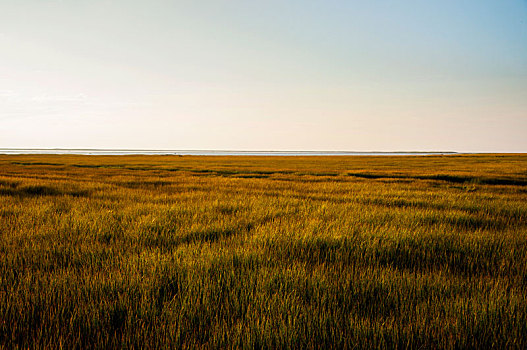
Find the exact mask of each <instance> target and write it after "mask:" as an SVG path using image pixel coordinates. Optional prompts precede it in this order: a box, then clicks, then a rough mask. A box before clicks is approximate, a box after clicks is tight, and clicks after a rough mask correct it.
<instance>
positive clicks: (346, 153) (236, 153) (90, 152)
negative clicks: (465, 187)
mask: <svg viewBox="0 0 527 350" xmlns="http://www.w3.org/2000/svg"><path fill="white" fill-rule="evenodd" d="M455 153H456V152H349V151H226V150H219V151H211V150H140V149H63V148H53V149H36V148H34V149H30V148H0V154H78V155H181V156H405V155H410V156H425V155H446V154H455Z"/></svg>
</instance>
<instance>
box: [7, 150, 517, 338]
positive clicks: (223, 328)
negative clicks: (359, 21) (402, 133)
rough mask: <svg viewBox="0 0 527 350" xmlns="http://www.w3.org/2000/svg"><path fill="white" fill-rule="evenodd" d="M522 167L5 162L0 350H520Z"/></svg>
mask: <svg viewBox="0 0 527 350" xmlns="http://www.w3.org/2000/svg"><path fill="white" fill-rule="evenodd" d="M526 186H527V157H526V156H525V155H470V156H426V157H412V156H408V157H399V156H393V157H194V156H189V157H186V156H185V157H177V156H71V155H68V156H53V155H45V156H33V155H31V156H30V155H20V156H0V347H22V348H26V347H29V348H42V347H66V348H74V347H79V346H80V347H90V348H92V347H97V348H107V347H110V346H123V347H138V348H159V347H161V348H193V347H197V346H200V347H210V348H216V347H229V346H234V347H251V348H253V347H282V348H283V347H288V348H292V347H295V348H315V347H316V348H321V347H332V348H342V347H348V348H351V347H359V348H371V347H412V348H419V347H420V348H438V347H439V348H445V347H446V348H459V347H478V348H486V347H498V346H499V347H512V348H524V347H525V346H527V336H526V334H527V235H526V234H527V187H526Z"/></svg>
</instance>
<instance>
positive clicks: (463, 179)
mask: <svg viewBox="0 0 527 350" xmlns="http://www.w3.org/2000/svg"><path fill="white" fill-rule="evenodd" d="M348 176H353V177H358V178H363V179H415V180H438V181H445V182H450V183H456V184H462V183H475V184H476V183H477V184H482V185H513V186H527V180H523V179H505V178H486V177H474V176H462V175H441V174H440V175H397V174H370V173H348Z"/></svg>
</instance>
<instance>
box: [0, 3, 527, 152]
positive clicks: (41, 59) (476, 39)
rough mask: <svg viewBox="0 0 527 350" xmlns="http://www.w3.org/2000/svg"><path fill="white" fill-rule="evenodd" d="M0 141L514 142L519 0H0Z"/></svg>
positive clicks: (468, 146) (526, 54) (432, 145)
mask: <svg viewBox="0 0 527 350" xmlns="http://www.w3.org/2000/svg"><path fill="white" fill-rule="evenodd" d="M0 147H3V148H121V149H122V148H129V149H200V150H204V149H208V150H219V149H221V150H226V149H230V150H342V151H344V150H347V151H370V150H376V151H412V150H415V151H434V150H440V151H461V152H463V151H467V152H527V1H525V0H522V1H512V0H499V1H498V0H443V1H429V0H420V1H418V0H397V1H396V0H369V1H364V0H362V1H354V0H347V1H346V0H318V1H312V0H302V1H300V0H280V1H279V0H265V1H247V0H245V1H241V0H230V1H227V0H225V1H220V0H217V1H212V0H209V1H205V0H203V1H196V0H194V1H177V0H173V1H162V0H151V1H148V0H142V1H137V0H136V1H132V0H127V1H124V0H123V1H100V0H63V1H59V0H33V1H30V0H0Z"/></svg>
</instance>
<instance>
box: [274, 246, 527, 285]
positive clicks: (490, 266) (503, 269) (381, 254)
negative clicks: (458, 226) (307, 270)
mask: <svg viewBox="0 0 527 350" xmlns="http://www.w3.org/2000/svg"><path fill="white" fill-rule="evenodd" d="M524 250H525V247H522V246H520V245H518V246H513V247H505V246H504V245H503V244H502V243H500V242H499V241H474V242H459V241H458V240H455V239H448V238H440V237H425V238H421V239H415V238H401V239H397V240H392V239H385V240H383V241H380V242H375V243H372V242H370V241H369V240H367V239H365V238H360V239H359V238H356V239H353V240H352V239H340V240H337V239H329V238H328V239H321V238H319V239H312V240H307V241H297V242H293V243H291V242H289V243H280V242H275V243H272V244H269V245H268V247H267V254H269V255H271V256H274V257H275V259H276V260H278V261H301V262H304V263H308V264H311V265H317V264H323V263H324V264H327V263H330V264H343V265H356V266H390V267H393V268H395V269H401V270H409V271H415V272H430V271H444V272H447V273H452V274H455V275H460V276H465V277H471V276H484V275H485V276H508V277H511V278H515V277H519V279H521V278H523V279H525V277H526V276H525V274H526V273H525V269H523V268H522V264H523V263H522V261H524V260H525V259H524V258H523V255H522V252H523V251H524ZM505 252H511V254H506V253H505Z"/></svg>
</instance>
